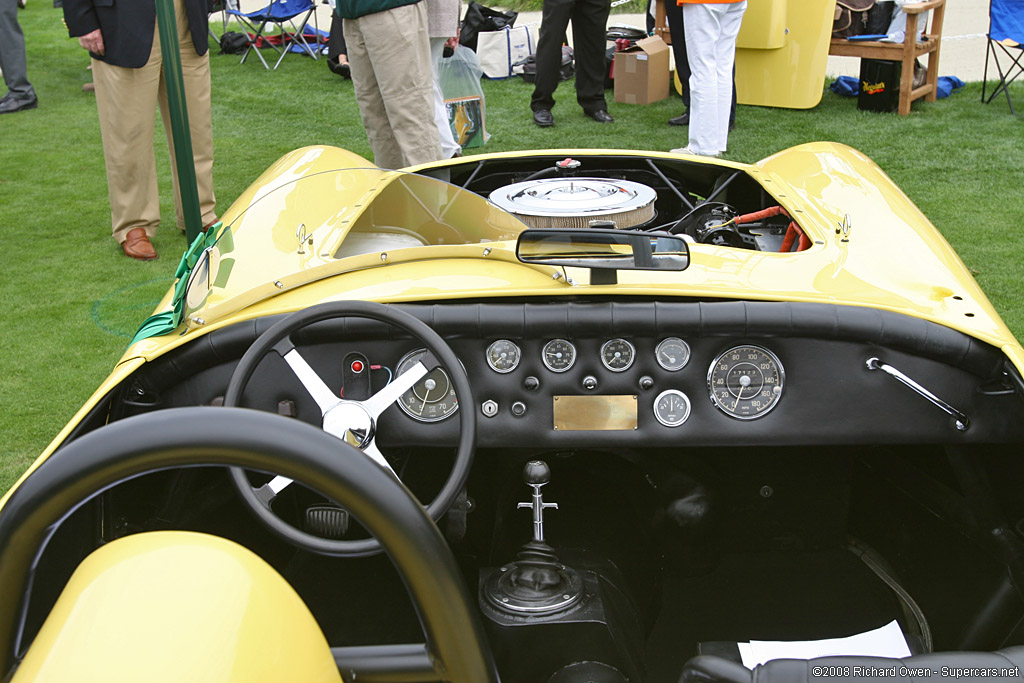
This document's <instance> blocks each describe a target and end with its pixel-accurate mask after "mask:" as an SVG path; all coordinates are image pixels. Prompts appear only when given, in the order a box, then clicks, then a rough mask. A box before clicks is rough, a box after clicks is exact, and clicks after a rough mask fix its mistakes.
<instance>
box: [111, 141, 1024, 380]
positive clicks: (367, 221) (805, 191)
mask: <svg viewBox="0 0 1024 683" xmlns="http://www.w3.org/2000/svg"><path fill="white" fill-rule="evenodd" d="M563 152H564V153H565V154H571V155H573V156H576V157H585V156H586V155H587V154H588V153H591V154H593V153H594V152H588V151H587V150H564V151H560V152H559V153H563ZM614 153H615V154H621V155H627V156H644V157H649V158H653V159H657V158H659V157H664V158H671V155H666V154H659V153H645V152H629V151H622V152H614ZM546 154H548V155H550V154H551V152H547V153H546ZM601 154H603V155H608V154H609V152H607V151H602V152H601ZM521 156H522V155H521V154H518V155H512V154H497V155H483V156H481V157H479V158H480V159H487V160H499V161H500V160H501V159H502V158H510V159H511V158H517V157H521ZM704 163H707V164H715V165H718V166H722V167H726V168H735V169H737V170H740V171H743V172H745V173H747V174H749V175H750V176H751V177H752V178H754V179H755V180H756V181H757V182H759V183H760V185H761V187H762V188H763V189H764V191H765V192H766V193H767V194H769V195H771V196H772V197H774V199H775V200H776V201H777V202H778V204H779V205H780V206H782V207H783V208H784V209H785V210H786V211H787V212H788V213H789V215H790V216H791V217H792V218H793V219H794V220H796V221H797V223H798V224H799V225H800V226H801V228H802V229H803V231H804V232H805V233H806V234H807V236H808V237H809V238H810V239H811V242H812V243H811V246H810V248H808V249H806V250H804V251H799V252H792V253H772V252H760V251H752V250H744V249H736V248H731V247H724V246H715V245H710V244H693V245H691V265H690V266H689V268H688V269H687V270H686V271H684V272H681V273H679V272H667V273H666V272H652V271H622V272H620V273H619V274H618V282H617V284H615V285H607V284H591V281H590V271H588V270H584V269H577V268H566V269H564V270H563V269H561V268H554V267H550V266H538V265H527V264H524V263H521V262H519V261H518V260H517V258H516V255H515V245H516V238H517V236H518V235H519V233H520V232H522V231H523V230H527V229H528V226H526V225H525V224H524V223H522V222H521V221H520V220H519V219H518V218H517V217H515V216H513V215H511V214H509V213H507V212H506V211H504V210H503V209H501V208H498V207H497V206H495V205H494V204H492V203H491V202H489V201H488V200H487V199H486V198H484V197H481V196H479V195H477V194H474V193H472V192H469V191H466V190H463V189H461V188H459V187H456V186H454V185H450V184H448V183H445V182H443V181H441V180H438V179H437V177H438V176H440V177H443V176H444V169H445V167H446V165H450V164H451V162H447V164H446V163H440V164H434V165H428V166H422V167H416V168H412V169H408V170H406V171H401V172H398V171H388V170H384V169H380V168H378V167H375V166H373V165H372V164H370V163H369V162H367V161H366V160H365V159H363V158H362V157H359V156H357V155H355V154H352V153H350V152H347V151H344V150H341V149H338V148H333V147H326V146H316V147H305V148H301V149H298V150H295V151H294V152H292V153H290V154H288V155H285V156H284V157H282V158H281V159H279V160H278V161H277V162H276V163H275V164H274V165H273V166H271V167H270V168H269V169H268V170H267V171H266V172H265V173H264V174H263V175H262V176H261V177H260V178H259V179H257V180H256V182H254V183H253V184H252V185H251V186H250V187H249V188H248V189H247V190H246V191H245V192H244V193H243V194H242V195H241V196H240V197H239V198H238V200H237V201H236V202H235V203H234V204H233V205H232V206H231V208H230V209H229V210H228V211H227V212H226V213H225V214H224V216H223V223H224V226H225V227H224V228H223V229H222V231H221V233H220V237H219V239H217V241H216V244H214V245H213V247H212V249H211V256H212V258H211V266H212V268H211V270H210V272H209V273H208V277H209V283H208V287H204V290H203V296H202V297H199V298H198V300H197V301H195V302H192V304H193V305H191V306H189V307H188V309H187V310H186V312H185V316H184V319H183V321H182V326H183V328H184V330H183V331H184V332H185V335H184V336H186V337H187V336H190V335H192V334H194V333H198V332H202V331H203V330H207V329H212V328H214V327H219V326H222V325H224V324H227V323H230V322H235V321H237V320H240V319H246V318H251V317H256V316H260V315H266V314H268V313H273V312H285V311H289V310H295V309H297V308H301V307H304V306H308V305H312V304H315V303H319V302H322V301H329V300H336V299H365V300H375V301H389V302H399V301H438V300H456V299H480V298H484V297H522V296H531V297H534V296H560V295H573V296H587V295H609V294H616V295H624V294H625V295H637V296H675V297H700V298H709V299H745V300H767V301H772V300H777V301H806V302H825V303H838V304H846V305H855V306H867V307H873V308H879V309H884V310H890V311H894V312H899V313H904V314H907V315H912V316H915V317H919V318H922V319H926V320H930V321H933V322H937V323H939V324H942V325H946V326H948V327H952V328H955V329H958V330H960V331H963V332H965V333H967V334H970V335H972V336H975V337H977V338H979V339H982V340H984V341H986V342H988V343H990V344H993V345H995V346H998V347H1001V348H1004V349H1006V348H1008V349H1009V351H1008V352H1009V353H1010V355H1011V356H1012V357H1014V358H1015V360H1016V361H1017V362H1018V364H1020V362H1021V354H1020V352H1019V344H1017V342H1016V340H1015V339H1014V338H1013V336H1012V334H1011V333H1010V332H1009V330H1008V329H1007V328H1006V326H1005V325H1004V324H1003V322H1002V321H1001V320H1000V318H999V316H998V315H997V314H996V312H995V310H994V309H993V307H992V305H991V304H990V302H989V301H988V299H987V298H986V296H985V295H984V294H983V293H982V291H981V289H980V288H979V287H978V285H977V283H976V282H975V281H974V279H973V277H971V275H970V273H969V272H968V270H967V269H966V267H965V266H964V265H963V263H962V262H961V261H960V259H959V257H958V256H957V255H956V254H955V253H954V251H953V249H952V248H951V247H950V245H949V244H948V243H947V242H946V241H945V239H944V238H943V237H942V236H941V235H940V234H939V232H938V231H937V230H936V229H935V227H934V226H933V225H932V224H931V223H930V222H929V221H928V219H927V218H926V217H925V216H924V215H923V214H922V213H921V211H920V210H919V209H917V207H916V206H914V204H913V203H912V202H911V201H910V200H909V199H908V198H907V196H906V195H905V194H903V192H902V191H901V190H899V188H897V187H896V185H895V184H894V183H893V182H892V181H891V180H890V179H889V177H888V176H887V175H886V174H885V173H884V172H883V171H882V170H881V169H880V168H879V167H878V166H877V165H876V164H875V163H874V162H872V161H871V160H870V159H869V158H868V157H866V156H865V155H863V154H861V153H860V152H857V151H856V150H853V149H851V148H849V147H846V146H844V145H839V144H836V143H811V144H808V145H802V146H800V147H795V148H792V149H790V150H786V151H784V152H781V153H779V154H776V155H774V156H771V157H768V158H766V159H764V160H762V161H760V162H758V163H756V164H752V165H745V164H736V163H731V162H724V161H718V160H708V161H706V162H704ZM171 305H172V294H171V293H169V294H168V296H167V297H166V298H165V299H164V301H163V302H162V303H161V305H160V307H158V311H159V310H161V309H167V308H169V307H170V306H171ZM182 342H183V338H182V336H181V335H168V336H163V337H150V338H147V339H142V340H140V341H138V342H137V343H135V344H133V345H132V346H131V347H130V348H129V349H128V352H127V353H126V355H125V358H124V359H123V360H128V359H131V358H137V357H142V358H147V357H152V356H154V355H159V354H160V353H162V352H163V351H164V350H166V349H167V348H169V347H171V346H177V345H178V344H180V343H182ZM1010 347H1012V348H1010Z"/></svg>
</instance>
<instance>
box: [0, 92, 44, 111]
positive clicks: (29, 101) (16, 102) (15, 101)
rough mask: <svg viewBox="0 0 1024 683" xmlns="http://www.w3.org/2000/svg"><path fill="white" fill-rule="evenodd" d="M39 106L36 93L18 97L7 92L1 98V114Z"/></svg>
mask: <svg viewBox="0 0 1024 683" xmlns="http://www.w3.org/2000/svg"><path fill="white" fill-rule="evenodd" d="M38 106H39V100H38V99H37V98H36V96H35V95H33V96H32V97H18V96H17V95H13V94H11V93H7V94H6V95H4V96H3V98H0V114H13V113H14V112H16V111H21V110H23V109H35V108H36V107H38Z"/></svg>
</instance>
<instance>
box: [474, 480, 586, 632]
mask: <svg viewBox="0 0 1024 683" xmlns="http://www.w3.org/2000/svg"><path fill="white" fill-rule="evenodd" d="M550 480H551V469H550V468H549V467H548V464H547V463H546V462H544V461H543V460H531V461H530V462H528V463H526V467H524V468H523V481H524V482H525V483H526V484H527V485H528V486H530V487H532V488H533V497H532V500H531V501H530V502H528V503H519V504H518V506H517V509H521V508H530V509H531V510H532V511H533V538H532V539H531V540H530V541H529V542H527V543H525V544H524V545H523V547H522V550H520V551H519V554H518V555H517V557H516V559H515V560H514V561H513V562H510V563H509V564H506V565H505V566H503V567H501V568H500V569H499V570H498V571H497V572H495V573H494V574H493V575H491V577H490V578H488V580H487V583H486V585H485V587H484V593H485V595H486V596H487V599H488V601H489V602H490V603H491V604H492V605H494V606H495V607H498V608H499V609H502V610H505V611H508V612H513V613H519V614H521V613H531V614H546V613H550V612H555V611H559V610H563V609H566V608H567V607H570V606H571V605H573V604H575V603H576V602H577V601H578V600H579V599H580V596H581V595H582V594H583V586H582V580H581V579H580V575H579V573H578V572H576V571H575V570H574V569H572V568H571V567H566V566H565V565H563V564H562V563H561V562H559V560H558V556H557V555H556V554H555V551H554V550H553V549H552V548H551V546H549V545H548V544H547V543H546V542H545V540H544V510H546V509H556V510H557V509H558V504H557V503H545V502H544V494H543V493H542V491H541V488H542V487H543V486H544V485H545V484H547V483H548V482H549V481H550Z"/></svg>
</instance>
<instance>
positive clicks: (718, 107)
mask: <svg viewBox="0 0 1024 683" xmlns="http://www.w3.org/2000/svg"><path fill="white" fill-rule="evenodd" d="M746 9H747V1H746V0H742V2H731V3H710V4H685V5H683V25H684V28H685V29H686V58H687V60H688V61H689V62H690V140H689V144H688V147H689V148H690V151H692V152H694V153H696V154H703V155H706V156H718V155H719V154H721V153H722V152H724V151H725V150H726V148H727V146H728V139H729V108H730V107H731V105H732V67H733V64H734V62H735V61H736V36H737V35H739V32H740V24H741V23H742V21H743V12H744V11H746Z"/></svg>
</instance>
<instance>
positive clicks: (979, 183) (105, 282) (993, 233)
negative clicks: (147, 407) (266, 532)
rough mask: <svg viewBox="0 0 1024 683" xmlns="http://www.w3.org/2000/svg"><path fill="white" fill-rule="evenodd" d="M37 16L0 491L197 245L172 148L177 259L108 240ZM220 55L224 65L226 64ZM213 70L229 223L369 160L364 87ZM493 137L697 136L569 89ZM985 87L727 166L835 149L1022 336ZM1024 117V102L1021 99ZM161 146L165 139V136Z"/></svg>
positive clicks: (76, 51)
mask: <svg viewBox="0 0 1024 683" xmlns="http://www.w3.org/2000/svg"><path fill="white" fill-rule="evenodd" d="M49 5H50V2H49V0H29V4H28V9H26V10H24V11H22V12H19V19H20V21H21V24H22V28H23V29H24V31H25V34H26V38H27V45H28V63H29V78H30V80H31V81H32V82H33V84H34V86H35V88H36V91H37V93H38V95H39V102H40V105H39V109H38V110H34V111H29V112H23V113H19V114H14V115H7V116H3V117H0V249H2V251H0V253H2V259H3V270H4V275H5V277H4V278H3V281H2V284H0V288H2V289H0V293H2V300H3V305H4V306H3V311H2V312H0V325H2V328H0V329H2V331H3V341H4V350H5V353H4V354H3V357H2V360H0V406H2V407H3V410H2V413H0V434H2V435H3V436H2V441H0V490H5V489H6V488H7V487H8V486H9V485H10V484H11V483H12V482H13V481H14V478H15V477H16V476H17V475H18V474H19V473H20V472H21V471H22V470H23V469H24V468H25V466H26V465H27V464H28V463H29V462H31V460H32V459H33V458H34V457H35V456H36V455H37V454H38V453H39V452H40V451H41V450H42V449H43V448H44V447H45V445H46V444H47V443H48V442H49V440H50V439H51V438H53V436H54V435H55V434H56V433H57V432H58V431H59V429H60V428H61V427H62V426H63V425H64V424H65V423H66V422H67V420H68V419H69V418H70V417H71V416H72V414H73V413H74V412H75V411H76V410H77V408H78V407H79V406H80V405H81V404H82V403H83V402H84V400H85V399H86V398H87V397H88V396H89V394H90V393H91V392H92V391H93V390H94V389H95V387H96V386H98V385H99V383H100V382H101V381H102V379H103V378H104V377H105V376H106V375H107V374H108V373H109V371H110V369H111V367H112V366H113V364H114V362H115V361H116V360H117V359H118V357H119V356H120V355H121V353H122V352H123V351H124V349H125V346H126V345H127V342H128V340H129V338H130V336H131V334H132V332H133V331H134V330H135V328H136V327H137V325H138V324H139V322H140V321H141V320H142V319H143V318H144V317H145V316H146V315H148V313H149V312H150V311H151V310H152V308H153V306H154V305H155V303H156V301H157V300H158V299H159V297H160V295H161V294H162V292H163V291H164V290H165V289H166V287H167V286H168V285H169V284H170V283H171V278H172V275H173V270H174V267H175V266H176V264H177V260H178V255H179V254H180V252H181V250H182V248H183V247H184V240H183V239H182V238H181V237H180V236H179V235H178V234H177V231H176V230H174V229H172V228H170V226H173V224H174V212H173V206H172V203H171V193H170V180H169V170H168V168H169V164H168V161H167V149H166V145H164V144H163V143H162V142H159V143H158V144H157V164H158V169H159V170H160V172H161V174H162V175H161V177H162V181H161V198H162V211H163V217H164V224H165V226H166V227H165V229H163V230H162V231H161V232H160V234H158V235H157V238H156V241H155V245H156V248H157V250H158V251H159V252H160V253H161V254H162V257H161V258H160V259H159V260H157V261H153V262H149V263H141V262H137V261H132V260H129V259H127V258H125V257H123V256H122V255H121V253H120V248H119V247H118V245H117V244H116V243H115V242H114V241H113V240H112V239H111V238H110V214H109V205H108V200H107V189H106V178H105V174H104V166H103V155H102V151H101V146H100V133H99V125H98V122H97V118H96V107H95V100H94V96H93V95H92V94H89V93H84V92H82V89H81V88H82V84H83V83H84V82H86V81H88V80H90V72H89V71H88V70H86V66H87V65H88V63H89V59H88V56H87V55H86V53H85V52H84V51H83V50H82V49H81V48H79V47H78V45H77V42H76V41H74V40H71V39H69V38H67V35H66V32H65V30H64V28H63V25H62V15H61V13H60V11H59V10H55V9H52V8H51V7H50V6H49ZM214 52H216V49H215V50H214ZM212 64H213V107H214V108H213V117H214V122H213V125H214V138H215V145H216V148H215V168H214V181H215V188H216V193H217V197H218V200H219V202H218V204H219V208H220V209H221V210H223V209H225V208H227V206H228V205H229V204H230V203H231V202H232V200H233V199H234V198H235V197H237V196H238V195H239V194H240V193H241V192H242V190H243V189H244V188H245V187H246V186H247V184H248V183H249V182H250V181H251V180H253V179H255V178H256V177H257V176H258V175H259V174H260V173H261V172H262V171H263V170H264V169H265V168H266V167H267V166H268V165H269V164H270V163H272V162H273V161H274V160H275V159H277V158H278V157H279V156H280V155H281V154H283V153H285V152H287V151H289V150H291V149H293V148H295V147H299V146H302V145H308V144H331V145H337V146H339V147H344V148H347V149H350V150H352V151H354V152H356V153H358V154H362V155H364V156H367V157H369V155H370V151H369V146H368V144H367V141H366V136H365V133H364V131H363V128H362V126H361V124H360V121H359V114H358V110H357V107H356V104H355V101H354V98H353V93H352V84H351V82H350V81H346V80H342V79H341V78H339V77H337V76H335V75H333V74H331V73H330V72H329V71H328V70H327V67H326V65H325V64H323V63H316V62H313V61H312V60H310V59H308V58H305V57H300V56H298V55H293V56H289V57H288V58H287V59H286V60H285V61H284V63H283V64H282V65H281V67H280V68H279V69H278V70H277V71H276V72H269V71H265V70H264V69H263V68H262V66H261V65H260V64H259V62H258V61H257V60H254V59H250V60H249V61H247V62H246V64H244V65H239V64H238V57H236V56H232V55H217V54H214V55H213V57H212ZM483 87H484V92H485V95H486V102H487V129H488V131H489V132H490V133H491V135H492V137H491V139H490V142H489V143H488V144H487V145H486V146H485V147H484V148H481V150H480V151H487V152H491V151H505V150H515V149H536V148H549V147H610V148H626V149H651V150H668V149H671V148H673V147H680V146H683V145H684V144H685V142H686V140H685V138H684V134H685V129H679V128H671V127H669V126H668V125H666V120H667V119H668V118H669V117H671V116H675V115H677V114H679V113H680V111H681V108H680V107H681V105H680V104H679V102H678V100H677V99H675V98H673V99H672V100H668V101H663V102H659V103H655V104H653V105H650V106H646V107H640V106H631V105H623V104H616V103H614V102H611V101H610V100H611V93H609V105H610V106H609V111H610V112H611V114H612V115H613V116H615V118H616V123H614V124H612V125H600V124H597V123H594V122H593V121H591V120H590V119H587V118H585V117H584V116H583V114H582V113H581V111H580V110H579V108H578V107H577V106H576V104H575V101H574V96H573V90H572V87H571V83H566V84H563V85H562V87H561V88H560V89H559V91H558V93H556V96H557V97H558V98H559V105H558V106H557V107H556V108H555V109H554V114H555V117H556V121H557V125H556V126H555V127H554V128H550V129H538V128H537V127H535V126H534V125H533V123H532V120H531V117H530V111H529V97H530V93H531V86H529V85H527V84H524V83H522V82H520V81H518V80H511V81H485V82H484V84H483ZM980 89H981V86H980V84H970V85H969V86H968V87H967V89H966V90H965V91H963V92H961V93H959V94H957V95H954V96H953V97H952V98H950V99H948V100H942V101H939V102H937V103H934V104H921V103H919V104H915V105H914V113H913V114H912V115H910V116H908V117H898V116H896V115H894V114H892V115H889V114H873V113H868V112H861V111H858V110H857V108H856V103H855V102H854V101H853V100H849V99H843V98H840V97H838V96H835V95H832V94H831V93H829V92H826V93H825V95H824V97H823V99H822V102H821V104H820V105H819V106H818V107H816V108H814V109H813V110H810V111H790V110H782V109H764V108H757V107H740V109H739V112H738V114H737V128H736V130H735V131H734V132H733V133H732V135H731V136H730V139H729V153H728V157H729V158H731V159H735V160H740V161H747V162H750V161H756V160H758V159H761V158H763V157H765V156H768V155H770V154H772V153H774V152H777V151H779V150H781V149H783V148H786V147H789V146H792V145H795V144H799V143H803V142H808V141H813V140H836V141H839V142H843V143H846V144H849V145H852V146H853V147H856V148H858V149H860V150H862V151H863V152H865V153H866V154H868V155H869V156H871V157H872V158H873V159H874V160H875V161H877V162H878V164H879V165H880V166H881V167H882V168H883V169H884V170H885V171H886V172H888V173H889V175H890V176H892V177H893V179H894V180H895V181H896V182H897V183H898V184H899V185H900V186H901V187H902V188H903V189H904V191H906V192H907V194H908V195H910V197H911V198H912V199H913V200H914V201H915V202H916V203H917V204H918V206H920V207H921V209H922V210H923V211H924V213H925V214H926V215H928V216H929V217H930V218H931V220H932V221H933V222H934V223H935V224H936V225H937V226H938V228H939V229H940V230H941V231H942V233H943V234H944V235H945V236H946V238H947V239H948V240H949V241H950V242H951V243H952V244H953V246H954V248H955V249H956V250H957V251H958V252H959V253H960V254H961V256H962V258H963V259H964V261H965V262H966V263H967V265H968V266H969V267H970V268H971V269H972V270H973V271H974V272H975V273H976V276H977V278H978V280H979V282H980V283H981V285H982V287H983V288H984V289H985V290H986V291H987V292H988V294H989V296H990V298H991V299H992V301H993V303H994V304H995V306H996V308H997V309H998V310H999V311H1000V313H1001V314H1002V315H1003V317H1004V318H1005V320H1006V321H1007V323H1008V324H1009V325H1010V327H1011V329H1012V330H1013V331H1014V333H1015V334H1016V335H1017V336H1018V338H1021V337H1024V305H1022V304H1021V301H1022V300H1024V286H1022V284H1021V258H1020V253H1021V251H1022V248H1024V237H1022V234H1024V233H1022V231H1021V230H1020V229H1019V228H1018V227H1017V225H1016V220H1017V219H1018V218H1019V217H1020V216H1022V215H1024V195H1022V193H1021V190H1020V188H1021V187H1022V186H1024V169H1022V167H1021V165H1020V164H1019V159H1020V158H1021V149H1022V144H1024V136H1022V132H1024V131H1022V126H1024V123H1022V121H1021V119H1020V117H1019V116H1018V117H1014V116H1011V115H1010V113H1009V111H1008V109H1007V107H1006V104H1005V102H1004V101H997V102H996V103H994V104H992V105H988V106H984V105H982V104H980V103H979V95H980ZM1015 93H1016V95H1017V97H1018V100H1019V101H1021V102H1024V97H1021V95H1022V94H1024V86H1020V85H1018V86H1015ZM157 135H158V137H159V136H161V135H162V133H161V132H160V130H159V124H158V133H157Z"/></svg>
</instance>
